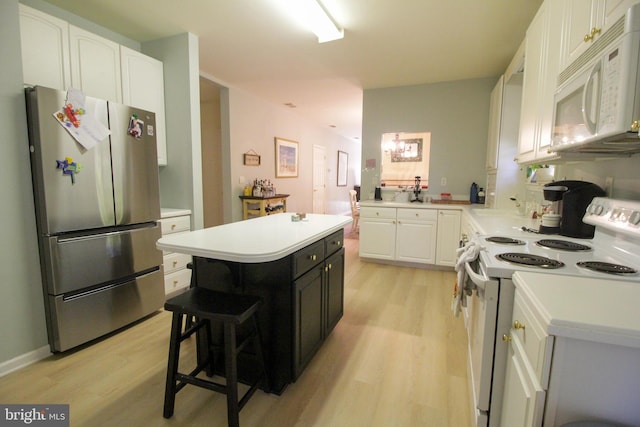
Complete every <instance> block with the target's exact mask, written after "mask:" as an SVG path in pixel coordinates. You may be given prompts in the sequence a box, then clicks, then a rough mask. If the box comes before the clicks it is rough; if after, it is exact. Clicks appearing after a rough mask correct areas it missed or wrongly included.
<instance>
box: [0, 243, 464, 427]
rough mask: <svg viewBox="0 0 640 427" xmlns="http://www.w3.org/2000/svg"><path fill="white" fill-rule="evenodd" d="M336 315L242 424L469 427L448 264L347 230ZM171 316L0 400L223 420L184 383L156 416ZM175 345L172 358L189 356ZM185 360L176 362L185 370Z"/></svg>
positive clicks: (207, 396) (216, 407) (222, 411)
mask: <svg viewBox="0 0 640 427" xmlns="http://www.w3.org/2000/svg"><path fill="white" fill-rule="evenodd" d="M345 247H346V251H347V261H346V266H347V267H346V273H345V276H346V277H345V282H346V289H345V313H344V317H343V318H342V320H341V321H340V322H339V323H338V325H337V326H336V328H335V329H334V331H333V332H332V333H331V335H330V336H329V337H328V338H327V341H326V342H325V343H324V345H323V347H322V348H321V349H320V351H319V352H318V354H317V355H316V356H315V357H314V359H313V360H312V361H311V363H310V365H309V366H308V367H307V369H306V370H305V372H304V373H303V374H302V376H301V377H300V378H299V379H298V381H297V382H296V383H294V384H291V385H290V386H289V387H288V388H287V389H286V390H285V391H284V393H283V394H282V395H281V396H276V395H269V394H265V393H263V392H262V391H258V392H257V393H256V394H255V395H254V396H253V397H252V398H251V400H250V401H249V403H248V404H247V406H245V408H244V409H243V410H242V412H241V413H240V423H241V425H242V426H243V427H250V426H260V427H263V426H274V427H275V426H277V427H288V426H301V427H302V426H304V427H307V426H331V427H341V426H349V427H355V426H363V427H364V426H367V427H369V426H383V427H389V426H403V427H404V426H437V427H447V426H450V427H454V426H455V427H467V426H469V425H470V421H469V413H468V409H467V408H469V399H468V392H467V377H466V375H467V370H466V363H467V359H466V335H465V331H464V327H463V324H462V318H454V317H453V316H452V314H451V312H450V310H449V305H450V298H451V291H452V286H453V282H454V280H455V276H454V273H452V272H443V271H432V270H419V269H411V268H400V267H393V266H387V265H379V264H372V263H364V262H360V260H359V257H358V240H357V239H346V240H345ZM169 328H170V314H169V313H167V312H160V313H158V314H157V315H154V316H152V317H150V318H148V319H147V320H145V321H143V322H140V323H138V324H136V325H134V326H132V327H130V328H127V329H126V330H124V331H122V332H120V333H118V334H116V335H113V336H110V337H108V338H106V339H103V340H101V341H99V342H97V343H95V344H93V345H91V346H87V347H85V348H82V349H81V350H78V351H75V352H72V353H69V354H65V355H62V356H59V355H58V356H51V357H49V358H47V359H45V360H43V361H41V362H38V363H36V364H33V365H31V366H28V367H26V368H24V369H21V370H19V371H16V372H13V373H11V374H9V375H7V376H5V377H2V378H0V403H3V404H10V403H32V404H48V403H68V404H70V417H71V425H72V426H119V427H129V426H226V400H225V396H223V395H221V394H218V393H214V392H210V391H208V390H204V389H200V388H196V387H191V386H187V387H186V388H184V389H183V390H182V391H181V392H180V393H179V394H178V396H177V399H176V410H175V414H174V416H173V418H172V419H170V420H165V419H164V418H163V417H162V405H163V396H164V381H165V372H166V359H167V351H168V339H169ZM189 342H193V340H188V341H187V342H185V344H183V349H185V351H183V353H182V358H181V364H182V362H192V361H193V353H194V351H193V348H192V347H190V344H188V343H189ZM185 370H186V369H185Z"/></svg>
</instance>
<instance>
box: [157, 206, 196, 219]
mask: <svg viewBox="0 0 640 427" xmlns="http://www.w3.org/2000/svg"><path fill="white" fill-rule="evenodd" d="M183 215H191V211H190V210H189V209H176V208H160V218H173V217H176V216H183Z"/></svg>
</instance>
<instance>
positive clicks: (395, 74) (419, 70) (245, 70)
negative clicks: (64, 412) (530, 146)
mask: <svg viewBox="0 0 640 427" xmlns="http://www.w3.org/2000/svg"><path fill="white" fill-rule="evenodd" d="M46 1H47V2H48V3H51V4H54V5H56V6H58V7H60V8H62V9H65V10H67V11H69V12H72V13H74V14H76V15H78V16H81V17H83V18H86V19H88V20H90V21H92V22H94V23H97V24H99V25H101V26H103V27H106V28H108V29H110V30H112V31H115V32H117V33H120V34H122V35H124V36H127V37H129V38H131V39H134V40H137V41H139V42H145V41H149V40H154V39H158V38H162V37H166V36H171V35H175V34H179V33H184V32H191V33H193V34H195V35H197V36H198V38H199V47H200V70H201V73H203V74H204V75H208V76H211V77H214V78H215V80H216V81H217V82H218V83H221V84H223V85H226V86H228V87H235V88H239V89H242V90H245V91H247V92H250V93H252V94H254V95H255V96H258V97H260V98H264V99H266V100H268V101H270V102H273V103H274V104H278V105H281V106H283V108H292V107H285V106H284V105H285V104H287V103H291V104H293V105H295V111H296V113H298V114H300V115H301V116H303V117H306V118H308V119H310V120H312V121H314V122H316V123H318V124H320V125H322V126H331V127H332V128H333V127H334V129H335V131H336V132H338V133H340V134H341V135H343V136H345V137H347V138H353V139H359V138H360V136H361V130H362V93H363V90H364V89H373V88H383V87H393V86H407V85H416V84H424V83H434V82H441V81H452V80H463V79H472V78H482V77H489V76H497V75H499V74H501V73H502V72H503V71H504V70H505V68H506V67H507V65H508V64H509V62H510V60H511V58H512V57H513V55H514V53H515V52H516V50H517V49H518V47H519V45H520V43H521V42H522V40H523V38H524V34H525V30H526V28H527V26H528V24H529V22H530V21H531V19H532V18H533V15H534V14H535V12H536V10H537V9H538V7H539V6H540V4H541V3H542V0H482V1H478V0H446V1H443V0H322V3H323V4H324V6H325V8H326V9H327V10H329V11H330V13H331V15H332V16H333V18H334V19H335V20H336V21H337V22H338V23H339V24H340V25H341V26H342V27H343V28H344V38H343V39H341V40H337V41H333V42H328V43H322V44H320V43H318V42H317V38H316V36H315V35H313V34H312V33H311V32H308V31H307V30H305V29H304V28H301V27H299V26H298V25H296V24H295V23H294V22H292V21H291V20H290V18H289V16H288V15H287V14H286V13H284V11H283V10H282V9H281V6H279V5H278V4H277V3H279V2H280V1H282V0H183V1H176V0H109V1H104V0H46Z"/></svg>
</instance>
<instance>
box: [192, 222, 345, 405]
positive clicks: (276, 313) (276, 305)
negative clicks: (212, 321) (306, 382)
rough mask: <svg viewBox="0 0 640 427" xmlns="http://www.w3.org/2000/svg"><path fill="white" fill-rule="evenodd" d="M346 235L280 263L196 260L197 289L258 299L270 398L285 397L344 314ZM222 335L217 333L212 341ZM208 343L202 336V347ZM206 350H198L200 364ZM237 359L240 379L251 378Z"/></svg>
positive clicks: (247, 361)
mask: <svg viewBox="0 0 640 427" xmlns="http://www.w3.org/2000/svg"><path fill="white" fill-rule="evenodd" d="M343 239H344V231H343V230H342V229H340V230H339V231H336V232H334V233H332V234H330V235H329V236H327V237H324V238H322V239H320V240H318V241H316V242H313V243H311V244H309V245H307V246H306V247H304V248H302V249H300V250H298V251H297V252H294V253H293V254H291V255H288V256H285V257H283V258H281V259H278V260H275V261H270V262H264V263H242V262H231V261H222V260H215V259H208V258H201V257H194V274H195V277H196V279H195V283H196V286H202V287H206V288H209V289H214V290H219V291H224V292H230V291H231V292H238V293H244V294H248V295H255V296H259V297H261V298H262V300H263V304H262V306H261V307H260V310H259V311H258V319H259V323H260V330H261V333H262V338H263V343H264V348H265V358H266V360H267V365H268V373H269V386H270V388H271V390H270V391H271V392H274V393H281V392H282V391H283V390H284V388H285V387H286V386H287V384H289V383H291V382H293V381H295V380H296V379H297V378H298V377H299V375H300V374H301V373H302V372H303V371H304V369H305V367H306V366H307V364H308V363H309V362H310V361H311V359H312V358H313V356H314V355H315V354H316V352H317V351H318V349H319V348H320V347H321V346H322V343H323V342H324V340H325V339H326V338H327V336H328V335H329V334H330V333H331V331H332V330H333V328H334V327H335V326H336V324H337V323H338V321H339V320H340V319H341V318H342V315H343V311H344V272H345V253H344V248H343V246H344V240H343ZM220 334H221V331H214V332H213V335H214V337H213V340H214V341H218V340H219V339H220ZM204 339H205V338H204V337H203V336H202V334H199V335H198V340H199V341H200V342H202V341H203V340H204ZM205 349H206V345H201V346H200V348H199V357H200V360H203V359H204V358H205V357H206V353H205V352H206V350H205ZM243 356H244V355H243V354H241V355H240V356H239V358H238V373H239V374H238V375H239V377H240V378H241V379H242V378H244V379H249V378H252V375H253V374H252V372H253V370H254V369H255V363H253V362H254V360H253V359H251V358H247V357H243Z"/></svg>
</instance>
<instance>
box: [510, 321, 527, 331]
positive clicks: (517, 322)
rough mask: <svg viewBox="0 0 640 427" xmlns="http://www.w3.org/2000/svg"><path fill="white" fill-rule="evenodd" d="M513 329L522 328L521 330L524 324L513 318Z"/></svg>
mask: <svg viewBox="0 0 640 427" xmlns="http://www.w3.org/2000/svg"><path fill="white" fill-rule="evenodd" d="M513 329H522V330H524V329H525V326H524V325H523V324H522V323H520V322H519V321H517V320H515V321H514V322H513Z"/></svg>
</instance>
